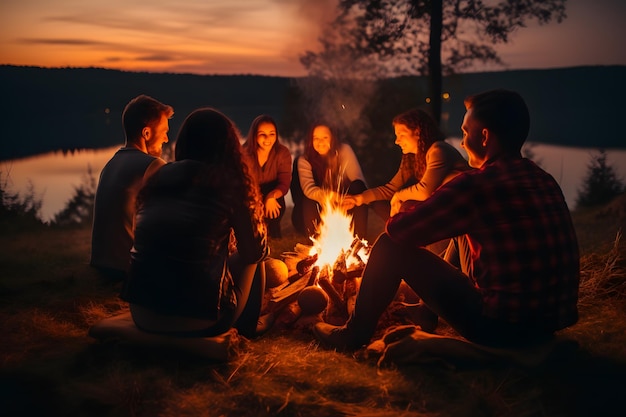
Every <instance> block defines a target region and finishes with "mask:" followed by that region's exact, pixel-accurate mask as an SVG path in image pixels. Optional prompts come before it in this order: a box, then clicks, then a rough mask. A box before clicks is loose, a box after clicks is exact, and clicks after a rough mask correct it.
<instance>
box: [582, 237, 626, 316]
mask: <svg viewBox="0 0 626 417" xmlns="http://www.w3.org/2000/svg"><path fill="white" fill-rule="evenodd" d="M621 237H622V233H621V230H620V231H618V232H617V235H616V237H615V241H614V242H613V246H612V248H611V249H610V250H609V251H608V252H607V253H605V254H596V253H593V254H591V255H588V256H584V257H582V258H581V260H580V264H581V265H580V276H581V280H580V289H579V303H580V304H581V305H592V304H595V303H597V300H598V299H607V298H611V299H614V300H623V299H624V297H625V296H626V274H625V271H624V267H623V266H622V265H621V264H620V261H621V260H622V258H621V256H620V240H621Z"/></svg>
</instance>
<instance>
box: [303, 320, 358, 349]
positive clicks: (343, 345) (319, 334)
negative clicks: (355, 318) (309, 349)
mask: <svg viewBox="0 0 626 417" xmlns="http://www.w3.org/2000/svg"><path fill="white" fill-rule="evenodd" d="M313 333H314V334H315V337H316V338H317V340H319V341H320V344H321V345H322V346H324V347H325V348H328V349H335V350H338V351H352V350H357V349H359V348H360V347H361V346H362V344H359V343H357V342H355V341H354V340H353V338H352V337H351V336H350V334H349V330H348V328H346V327H345V326H333V325H332V324H328V323H324V322H320V323H317V324H316V325H315V326H314V327H313Z"/></svg>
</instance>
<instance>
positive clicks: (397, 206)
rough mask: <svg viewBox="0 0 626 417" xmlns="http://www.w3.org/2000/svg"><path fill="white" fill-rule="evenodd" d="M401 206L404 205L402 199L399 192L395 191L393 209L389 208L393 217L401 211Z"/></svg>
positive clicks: (392, 201)
mask: <svg viewBox="0 0 626 417" xmlns="http://www.w3.org/2000/svg"><path fill="white" fill-rule="evenodd" d="M400 207H402V200H400V197H398V193H395V194H394V195H393V197H391V210H389V216H391V217H393V216H395V215H396V214H398V213H399V212H400Z"/></svg>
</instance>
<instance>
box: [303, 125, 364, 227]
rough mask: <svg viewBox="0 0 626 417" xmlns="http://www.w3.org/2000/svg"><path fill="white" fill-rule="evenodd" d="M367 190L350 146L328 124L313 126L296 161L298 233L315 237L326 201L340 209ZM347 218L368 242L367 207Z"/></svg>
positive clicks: (356, 210)
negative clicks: (349, 198) (346, 198)
mask: <svg viewBox="0 0 626 417" xmlns="http://www.w3.org/2000/svg"><path fill="white" fill-rule="evenodd" d="M366 189H367V185H366V183H365V176H364V175H363V171H362V170H361V165H360V164H359V161H358V159H357V157H356V155H355V154H354V151H353V150H352V148H351V147H350V145H348V144H347V143H341V142H340V141H339V139H338V138H337V136H336V135H335V133H334V132H333V131H332V129H331V128H330V126H329V125H328V124H326V123H317V124H314V125H313V128H312V129H311V131H310V133H309V136H308V138H307V141H306V144H305V150H304V154H303V155H301V156H299V157H297V158H296V159H295V161H294V168H293V175H292V181H291V195H292V198H293V203H294V207H293V212H292V223H293V226H294V228H295V229H296V231H297V232H298V233H300V234H301V235H305V236H308V237H311V236H314V235H315V234H316V230H317V229H316V228H317V225H318V224H319V222H320V211H321V210H322V208H323V207H324V204H325V202H326V199H328V198H330V199H331V203H332V204H336V205H340V204H341V201H342V200H343V198H344V197H345V195H352V194H359V193H362V192H363V191H365V190H366ZM348 214H350V215H352V227H353V230H354V234H355V235H357V236H359V237H360V238H365V236H366V233H367V215H368V213H367V206H364V207H354V208H352V209H350V210H348Z"/></svg>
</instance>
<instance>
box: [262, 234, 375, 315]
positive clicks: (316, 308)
mask: <svg viewBox="0 0 626 417" xmlns="http://www.w3.org/2000/svg"><path fill="white" fill-rule="evenodd" d="M362 249H365V250H368V249H369V248H366V247H364V243H362V241H360V240H359V239H357V238H355V240H354V241H353V242H352V244H351V245H350V247H349V248H348V249H346V250H343V251H342V252H341V254H340V255H339V256H338V257H337V260H336V261H335V263H334V264H333V265H322V266H319V265H317V264H316V262H317V261H318V256H317V254H313V255H310V253H312V252H313V251H312V247H311V246H307V245H302V244H300V243H298V244H296V247H295V248H294V251H293V252H285V253H283V254H282V255H281V258H282V260H283V261H284V262H285V264H286V265H287V268H288V271H289V273H288V278H287V280H286V281H285V282H284V283H282V284H281V285H278V286H277V287H275V288H271V289H270V290H269V299H268V303H267V310H268V311H274V312H282V311H285V310H286V311H287V312H288V314H287V315H289V316H290V317H289V318H288V319H287V322H288V323H285V324H290V323H291V324H293V323H295V322H296V321H298V320H301V319H304V318H306V317H308V318H309V319H310V320H312V321H319V320H324V321H326V322H328V323H334V324H343V323H345V321H346V320H347V319H348V317H349V316H350V313H351V312H352V310H353V309H354V303H355V300H356V294H357V292H358V288H359V284H360V279H361V275H362V274H363V270H364V268H365V262H363V260H362V259H361V257H360V256H359V255H358V253H359V252H360V251H361V252H363V251H362ZM349 259H350V260H351V262H350V265H349V266H348V264H347V260H349ZM355 259H356V262H355ZM289 322H290V323H289Z"/></svg>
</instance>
